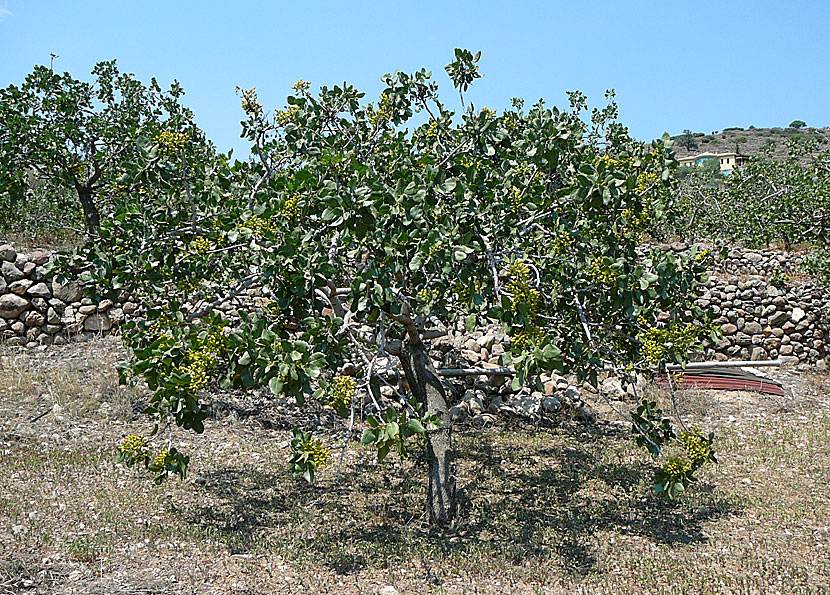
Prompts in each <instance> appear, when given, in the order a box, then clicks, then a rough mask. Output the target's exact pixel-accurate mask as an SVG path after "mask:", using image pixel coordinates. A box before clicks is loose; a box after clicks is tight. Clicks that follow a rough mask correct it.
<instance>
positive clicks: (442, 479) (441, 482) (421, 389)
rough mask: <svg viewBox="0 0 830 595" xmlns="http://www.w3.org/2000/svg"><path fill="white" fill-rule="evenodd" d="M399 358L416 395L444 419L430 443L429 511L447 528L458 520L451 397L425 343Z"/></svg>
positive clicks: (409, 344)
mask: <svg viewBox="0 0 830 595" xmlns="http://www.w3.org/2000/svg"><path fill="white" fill-rule="evenodd" d="M399 357H400V360H401V366H402V367H403V369H404V374H406V380H407V382H409V387H410V389H411V390H412V394H413V395H414V396H415V398H416V399H417V400H418V401H419V402H421V403H422V404H423V406H424V410H425V411H431V412H433V413H435V414H436V415H437V417H438V419H440V420H441V427H440V428H438V429H436V430H433V431H431V432H430V433H429V435H428V441H427V454H428V455H429V493H428V494H427V509H428V510H429V518H430V522H431V523H432V524H434V525H439V526H441V527H447V526H449V525H450V524H451V523H452V521H453V520H454V519H455V513H456V502H455V462H454V453H453V450H452V426H451V424H450V418H449V415H448V413H447V412H448V407H447V396H446V393H445V392H444V387H443V385H442V384H441V380H440V378H439V377H438V374H436V372H435V368H434V367H433V365H432V360H430V358H429V354H428V353H427V350H426V346H425V345H424V343H423V342H422V341H420V340H419V341H417V342H413V341H411V340H407V341H405V342H404V343H403V345H402V349H401V354H400V356H399Z"/></svg>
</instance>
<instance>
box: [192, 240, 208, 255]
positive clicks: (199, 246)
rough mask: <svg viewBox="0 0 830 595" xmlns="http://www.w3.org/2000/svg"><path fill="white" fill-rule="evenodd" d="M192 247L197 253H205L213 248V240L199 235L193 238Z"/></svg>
mask: <svg viewBox="0 0 830 595" xmlns="http://www.w3.org/2000/svg"><path fill="white" fill-rule="evenodd" d="M192 249H193V251H194V252H195V253H196V254H205V253H207V252H210V251H211V250H212V249H213V242H211V241H210V240H209V239H208V238H203V237H198V238H196V239H195V240H193V246H192Z"/></svg>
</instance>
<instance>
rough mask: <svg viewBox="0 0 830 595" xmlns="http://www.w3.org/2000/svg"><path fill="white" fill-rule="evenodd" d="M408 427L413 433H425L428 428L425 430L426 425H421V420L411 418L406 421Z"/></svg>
mask: <svg viewBox="0 0 830 595" xmlns="http://www.w3.org/2000/svg"><path fill="white" fill-rule="evenodd" d="M406 427H407V428H409V431H410V432H412V433H413V434H424V433H426V430H424V426H422V425H421V422H420V421H418V420H417V419H410V420H409V421H408V422H406Z"/></svg>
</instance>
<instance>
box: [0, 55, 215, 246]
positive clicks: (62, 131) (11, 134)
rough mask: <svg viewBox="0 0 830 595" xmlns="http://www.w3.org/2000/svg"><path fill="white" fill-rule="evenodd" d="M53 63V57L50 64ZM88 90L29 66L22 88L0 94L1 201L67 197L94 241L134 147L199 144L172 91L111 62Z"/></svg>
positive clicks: (97, 71)
mask: <svg viewBox="0 0 830 595" xmlns="http://www.w3.org/2000/svg"><path fill="white" fill-rule="evenodd" d="M54 57H55V56H53V59H54ZM92 74H93V76H94V77H95V78H94V80H93V81H92V82H86V81H82V80H78V79H76V78H74V77H73V76H72V75H70V74H69V73H68V72H65V73H63V74H58V73H57V72H55V71H54V70H53V68H52V67H51V66H49V67H47V66H36V67H35V68H34V70H33V71H32V73H31V74H29V75H28V76H27V77H26V79H25V80H24V82H23V83H22V84H21V85H19V86H18V85H9V86H8V87H6V88H5V89H0V197H2V198H4V199H5V201H7V202H9V203H13V202H18V201H21V200H24V199H26V197H27V195H28V193H30V192H31V191H32V190H33V188H34V187H38V188H39V190H40V191H41V192H44V193H46V194H50V195H55V196H62V195H64V194H65V193H66V192H67V191H69V192H71V193H73V194H74V195H75V197H76V198H77V201H78V203H79V204H80V206H81V208H82V209H83V217H84V222H85V226H86V230H87V232H90V233H97V232H98V229H99V227H100V222H101V212H100V210H101V202H102V201H107V202H110V201H111V200H115V199H117V196H116V195H117V194H118V186H117V180H118V179H119V178H120V177H121V176H122V175H123V174H124V172H125V168H127V167H129V164H130V163H131V161H132V160H133V159H134V158H135V157H136V155H137V154H138V147H139V145H141V144H145V145H147V144H149V143H150V142H151V141H152V139H153V138H155V137H158V136H159V135H174V136H173V137H171V138H174V137H175V138H187V139H189V142H191V143H193V144H194V145H198V144H204V138H203V135H202V133H201V131H200V130H199V129H198V127H196V125H195V123H194V122H193V115H192V113H191V112H190V110H188V109H187V108H185V107H183V106H182V105H181V104H180V103H179V100H180V98H181V96H182V95H183V93H184V92H183V90H182V88H181V87H180V86H179V84H178V83H173V84H172V85H171V86H170V89H169V90H168V91H162V89H161V87H160V86H159V84H158V83H157V82H156V80H155V79H153V80H152V81H151V82H150V85H149V86H145V85H143V84H142V83H141V82H139V81H138V80H136V79H135V77H134V76H133V75H131V74H126V73H120V72H119V70H118V67H117V65H116V63H115V61H114V60H113V61H109V62H101V63H99V64H97V65H96V66H95V68H93V70H92Z"/></svg>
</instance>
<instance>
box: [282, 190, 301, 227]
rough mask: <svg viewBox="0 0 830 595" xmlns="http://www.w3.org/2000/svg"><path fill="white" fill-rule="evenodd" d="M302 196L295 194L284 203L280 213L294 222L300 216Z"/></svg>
mask: <svg viewBox="0 0 830 595" xmlns="http://www.w3.org/2000/svg"><path fill="white" fill-rule="evenodd" d="M300 208H301V207H300V195H299V194H294V195H293V196H291V197H289V198H288V199H286V201H285V202H284V203H282V209H280V213H281V214H282V216H283V217H285V218H286V219H287V220H288V221H291V222H294V221H296V219H297V218H298V217H299V216H300Z"/></svg>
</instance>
